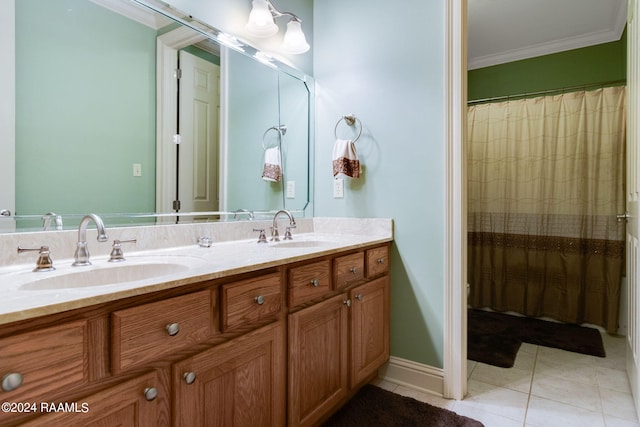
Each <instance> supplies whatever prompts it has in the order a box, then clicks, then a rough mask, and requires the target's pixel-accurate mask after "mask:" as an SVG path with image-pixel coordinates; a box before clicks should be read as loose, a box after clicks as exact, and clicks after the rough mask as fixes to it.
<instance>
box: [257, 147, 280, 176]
mask: <svg viewBox="0 0 640 427" xmlns="http://www.w3.org/2000/svg"><path fill="white" fill-rule="evenodd" d="M280 163H281V162H280V147H271V148H267V149H266V150H264V168H263V169H262V179H264V180H265V181H273V182H280V180H281V179H282V167H281V165H280Z"/></svg>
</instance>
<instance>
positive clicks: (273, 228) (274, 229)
mask: <svg viewBox="0 0 640 427" xmlns="http://www.w3.org/2000/svg"><path fill="white" fill-rule="evenodd" d="M280 214H285V215H286V216H288V217H289V226H288V227H287V231H286V232H285V233H284V240H291V231H290V230H291V229H292V228H296V220H295V219H293V215H291V212H289V211H288V210H285V209H280V210H279V211H278V212H276V214H275V215H274V216H273V225H272V226H271V241H272V242H279V241H280V237H279V236H278V224H277V222H276V220H277V219H278V216H280Z"/></svg>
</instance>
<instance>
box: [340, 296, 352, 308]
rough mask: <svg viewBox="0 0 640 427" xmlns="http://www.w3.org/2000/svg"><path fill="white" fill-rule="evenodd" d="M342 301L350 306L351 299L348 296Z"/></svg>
mask: <svg viewBox="0 0 640 427" xmlns="http://www.w3.org/2000/svg"><path fill="white" fill-rule="evenodd" d="M342 303H343V304H344V305H346V306H347V307H351V300H350V299H348V298H347V299H346V300H344V301H342Z"/></svg>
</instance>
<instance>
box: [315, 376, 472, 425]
mask: <svg viewBox="0 0 640 427" xmlns="http://www.w3.org/2000/svg"><path fill="white" fill-rule="evenodd" d="M323 426H325V427H364V426H367V427H374V426H375V427H413V426H416V427H417V426H425V427H483V426H484V425H483V424H482V423H481V422H480V421H476V420H474V419H472V418H468V417H464V416H462V415H458V414H456V413H455V412H451V411H449V410H446V409H442V408H438V407H436V406H433V405H429V404H428V403H423V402H420V401H418V400H415V399H412V398H410V397H405V396H400V395H399V394H395V393H391V392H390V391H387V390H383V389H381V388H380V387H376V386H373V385H370V384H367V385H365V386H364V387H362V389H360V391H358V393H357V394H356V395H355V396H354V397H353V398H351V400H349V401H348V402H347V403H346V404H345V405H344V406H343V407H342V408H341V409H340V410H339V411H338V412H336V413H335V414H333V416H332V417H331V418H329V420H327V422H326V423H325V424H323Z"/></svg>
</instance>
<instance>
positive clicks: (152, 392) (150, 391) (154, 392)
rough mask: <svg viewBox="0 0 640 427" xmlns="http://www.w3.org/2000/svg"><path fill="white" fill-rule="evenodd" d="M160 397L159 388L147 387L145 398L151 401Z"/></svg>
mask: <svg viewBox="0 0 640 427" xmlns="http://www.w3.org/2000/svg"><path fill="white" fill-rule="evenodd" d="M156 397H158V389H157V388H155V387H147V388H145V389H144V398H145V399H147V400H148V401H149V402H151V401H152V400H154V399H155V398H156Z"/></svg>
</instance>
